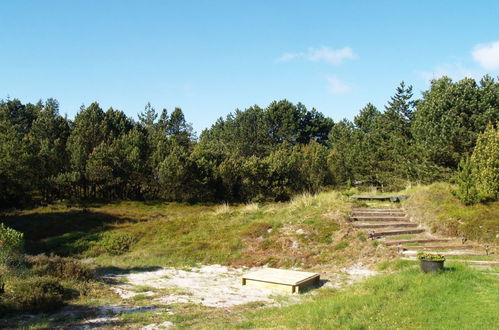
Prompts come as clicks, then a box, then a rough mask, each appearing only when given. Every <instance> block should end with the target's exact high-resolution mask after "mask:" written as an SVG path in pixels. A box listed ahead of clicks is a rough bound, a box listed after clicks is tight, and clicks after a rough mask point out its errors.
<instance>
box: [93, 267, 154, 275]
mask: <svg viewBox="0 0 499 330" xmlns="http://www.w3.org/2000/svg"><path fill="white" fill-rule="evenodd" d="M162 268H163V267H159V266H151V267H130V268H123V267H115V266H105V267H97V268H96V269H95V273H96V274H97V275H98V276H106V275H107V276H110V275H126V274H133V273H140V272H153V271H156V270H160V269H162Z"/></svg>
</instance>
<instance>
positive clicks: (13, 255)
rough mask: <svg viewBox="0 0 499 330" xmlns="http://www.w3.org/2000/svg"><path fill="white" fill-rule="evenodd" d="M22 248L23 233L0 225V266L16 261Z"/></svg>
mask: <svg viewBox="0 0 499 330" xmlns="http://www.w3.org/2000/svg"><path fill="white" fill-rule="evenodd" d="M23 247H24V237H23V233H21V232H18V231H17V230H14V229H12V228H9V227H7V226H5V225H4V224H3V223H0V264H3V265H8V264H11V263H13V262H15V261H17V260H18V259H19V257H20V256H21V253H22V250H23Z"/></svg>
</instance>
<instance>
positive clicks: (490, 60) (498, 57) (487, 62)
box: [472, 41, 499, 70]
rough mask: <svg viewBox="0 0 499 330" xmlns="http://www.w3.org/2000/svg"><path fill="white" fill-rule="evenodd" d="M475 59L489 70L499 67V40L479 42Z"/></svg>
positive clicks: (475, 51) (474, 54)
mask: <svg viewBox="0 0 499 330" xmlns="http://www.w3.org/2000/svg"><path fill="white" fill-rule="evenodd" d="M472 55H473V59H474V60H475V61H476V62H478V64H480V65H481V66H482V67H483V68H485V69H488V70H497V69H499V41H494V42H491V43H488V44H478V45H476V46H475V48H474V50H473V52H472Z"/></svg>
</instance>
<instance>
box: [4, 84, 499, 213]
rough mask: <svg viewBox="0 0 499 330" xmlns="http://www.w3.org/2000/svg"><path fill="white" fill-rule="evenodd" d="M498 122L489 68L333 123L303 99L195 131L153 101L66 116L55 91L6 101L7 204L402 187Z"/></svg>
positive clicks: (260, 196)
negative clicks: (131, 108) (137, 109)
mask: <svg viewBox="0 0 499 330" xmlns="http://www.w3.org/2000/svg"><path fill="white" fill-rule="evenodd" d="M498 121H499V82H497V81H496V80H495V79H494V78H492V77H490V76H484V77H483V78H482V79H481V80H480V81H478V82H477V81H475V80H474V79H471V78H465V79H463V80H460V81H456V82H454V81H452V80H451V79H450V78H447V77H443V78H440V79H437V80H433V81H432V82H431V85H430V87H429V88H428V90H426V91H424V92H423V93H422V95H421V97H420V98H419V99H415V98H414V95H413V91H412V87H411V86H406V85H405V83H404V82H402V83H401V84H400V85H399V86H398V87H397V88H396V91H395V93H394V95H393V96H392V97H391V98H390V100H388V102H387V104H386V106H385V108H384V109H383V111H381V110H379V109H377V108H376V107H375V106H374V105H372V104H370V103H369V104H367V105H366V106H365V107H364V108H363V109H361V110H360V112H359V113H358V114H357V115H356V116H355V118H354V119H353V121H350V120H346V119H344V120H342V121H340V122H337V123H334V122H333V120H332V119H331V118H328V117H326V116H324V115H323V114H322V113H320V112H318V111H317V110H316V109H310V110H309V109H307V108H306V106H305V105H303V104H301V103H298V104H293V103H291V102H289V101H287V100H281V101H274V102H272V103H271V104H270V105H268V106H267V107H266V108H261V107H259V106H257V105H255V106H252V107H250V108H248V109H245V110H236V111H235V112H233V113H231V114H229V115H228V116H226V117H225V118H220V119H218V120H217V121H216V122H215V123H214V124H213V125H212V126H211V128H209V129H206V130H204V131H203V132H202V133H201V134H200V136H199V138H198V137H197V136H196V135H195V133H194V132H193V129H192V127H191V125H190V124H189V123H188V122H187V120H186V118H185V116H184V114H183V112H182V110H181V109H180V108H176V109H174V110H173V111H172V112H171V113H169V112H168V111H167V110H166V109H163V110H162V111H156V109H154V108H153V107H152V106H151V105H150V104H147V105H146V107H145V109H144V111H143V112H142V113H140V114H139V115H138V118H137V119H133V118H130V117H128V116H127V115H126V114H125V113H124V112H123V111H120V110H116V109H113V108H110V109H108V110H107V111H104V110H103V109H102V108H101V107H100V106H99V104H98V103H92V104H90V105H89V106H88V107H85V106H82V107H81V108H80V110H79V112H78V113H77V115H76V116H75V118H74V120H70V119H68V118H67V117H64V116H61V114H60V113H59V105H58V102H57V101H56V100H54V99H48V100H46V101H45V102H42V101H39V102H38V103H36V104H31V103H27V104H23V103H22V102H21V101H20V100H18V99H7V100H1V101H0V206H2V207H11V206H17V205H23V204H31V203H34V202H36V201H45V202H50V201H54V200H58V199H69V200H75V201H82V200H106V201H109V200H120V199H137V200H155V199H162V200H169V201H189V202H206V201H217V202H219V201H227V202H240V201H245V202H246V201H263V200H278V201H279V200H286V199H288V198H289V197H290V196H291V195H293V194H295V193H299V192H304V191H308V192H317V191H318V190H320V189H321V188H322V187H325V186H344V185H352V184H367V185H377V186H379V187H381V188H382V189H385V190H389V189H397V188H402V187H403V186H405V185H406V184H407V183H408V182H422V183H429V182H433V181H436V180H449V179H451V178H452V177H453V176H454V175H455V173H456V170H457V169H458V166H461V167H463V163H462V162H463V158H465V157H467V156H470V155H471V154H472V153H473V150H474V148H475V145H476V142H477V139H478V136H479V135H480V134H482V132H484V131H485V129H486V127H487V125H489V126H491V127H492V129H493V130H495V132H497V123H498ZM481 148H482V149H484V150H487V148H486V147H481ZM474 157H475V156H474ZM475 158H477V157H475ZM460 162H461V165H459V164H460ZM492 163H494V161H492ZM494 166H496V165H494Z"/></svg>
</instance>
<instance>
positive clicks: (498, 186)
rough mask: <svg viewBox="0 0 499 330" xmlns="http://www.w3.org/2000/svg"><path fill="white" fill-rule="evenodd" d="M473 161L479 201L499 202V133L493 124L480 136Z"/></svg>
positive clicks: (472, 157)
mask: <svg viewBox="0 0 499 330" xmlns="http://www.w3.org/2000/svg"><path fill="white" fill-rule="evenodd" d="M471 161H472V163H473V177H474V181H475V184H476V190H477V196H478V200H479V201H491V200H497V199H498V197H499V131H498V130H497V129H495V128H494V126H492V124H489V125H488V126H487V128H486V129H485V131H484V132H483V133H482V134H480V135H479V136H478V139H477V142H476V146H475V149H474V150H473V154H472V155H471Z"/></svg>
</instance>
